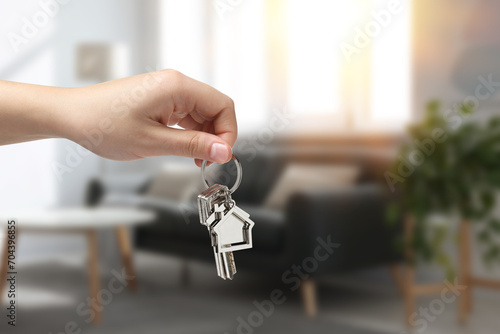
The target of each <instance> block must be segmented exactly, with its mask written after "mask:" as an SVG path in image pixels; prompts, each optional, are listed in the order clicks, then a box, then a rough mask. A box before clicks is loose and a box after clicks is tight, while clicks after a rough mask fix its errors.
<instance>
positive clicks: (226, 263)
mask: <svg viewBox="0 0 500 334" xmlns="http://www.w3.org/2000/svg"><path fill="white" fill-rule="evenodd" d="M216 254H217V255H218V257H219V261H220V264H221V266H220V269H221V272H220V274H219V273H218V274H219V277H221V278H222V279H230V280H232V279H233V277H234V275H235V274H236V265H235V263H234V257H233V253H232V252H224V253H216Z"/></svg>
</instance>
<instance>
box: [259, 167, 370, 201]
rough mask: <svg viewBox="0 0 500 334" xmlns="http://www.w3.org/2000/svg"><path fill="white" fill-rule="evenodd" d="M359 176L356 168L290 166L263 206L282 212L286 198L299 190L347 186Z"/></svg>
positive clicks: (358, 170) (358, 169)
mask: <svg viewBox="0 0 500 334" xmlns="http://www.w3.org/2000/svg"><path fill="white" fill-rule="evenodd" d="M359 174H360V168H359V167H358V166H351V165H306V164H290V165H288V166H287V167H286V169H285V171H284V172H283V174H282V175H281V177H280V179H279V180H278V182H277V183H276V185H275V186H274V188H273V189H272V190H271V192H270V193H269V195H268V196H267V198H266V200H265V201H264V206H265V207H267V208H271V209H275V210H282V209H284V207H285V205H286V201H287V200H288V198H289V197H290V196H291V195H293V194H295V193H297V192H299V191H301V190H313V189H318V190H319V189H332V188H337V187H345V186H349V185H352V184H354V182H355V181H356V179H357V178H358V176H359Z"/></svg>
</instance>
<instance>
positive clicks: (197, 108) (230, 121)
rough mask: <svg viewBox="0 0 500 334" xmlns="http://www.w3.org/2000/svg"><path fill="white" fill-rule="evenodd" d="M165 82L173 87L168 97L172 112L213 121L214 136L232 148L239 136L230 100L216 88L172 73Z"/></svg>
mask: <svg viewBox="0 0 500 334" xmlns="http://www.w3.org/2000/svg"><path fill="white" fill-rule="evenodd" d="M170 75H171V76H172V78H169V79H170V80H168V81H169V82H170V83H172V84H173V85H174V87H173V89H172V90H170V91H171V92H173V94H172V96H171V98H172V101H173V103H174V112H178V113H189V114H193V113H196V114H197V115H198V116H199V117H201V118H202V119H204V120H205V121H206V122H212V125H213V133H214V134H215V135H216V136H218V137H220V138H221V139H222V140H224V141H225V142H227V143H228V144H229V145H230V146H231V147H233V145H234V143H235V142H236V138H237V137H238V125H237V122H236V114H235V108H234V102H233V100H232V99H231V98H230V97H228V96H227V95H225V94H223V93H221V92H220V91H218V90H217V89H215V88H213V87H211V86H209V85H207V84H205V83H203V82H200V81H198V80H195V79H192V78H190V77H187V76H185V75H183V74H182V73H179V72H177V71H172V73H171V74H170Z"/></svg>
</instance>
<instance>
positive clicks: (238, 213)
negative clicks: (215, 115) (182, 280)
mask: <svg viewBox="0 0 500 334" xmlns="http://www.w3.org/2000/svg"><path fill="white" fill-rule="evenodd" d="M232 158H233V160H234V162H235V163H236V170H237V178H236V183H235V184H234V186H233V187H232V188H231V189H228V188H227V187H226V186H223V185H219V184H215V185H213V186H209V184H208V181H207V180H206V178H205V167H206V161H203V163H202V166H201V176H202V179H203V182H204V183H205V185H206V186H207V189H206V190H205V191H203V192H202V193H201V194H200V195H199V196H198V210H199V214H200V223H201V224H202V225H205V226H207V228H208V230H209V233H210V239H211V243H212V247H213V252H214V256H215V264H216V267H217V274H218V275H219V276H220V277H222V278H223V279H233V277H234V275H235V274H236V265H235V262H234V256H233V251H237V250H242V249H248V248H252V228H253V226H254V222H253V221H252V220H250V218H249V217H250V215H249V214H248V213H246V212H245V211H243V210H242V209H241V208H239V207H238V206H236V204H235V202H234V201H233V199H232V198H231V194H232V193H233V192H234V191H235V190H236V189H237V188H238V186H239V184H240V182H241V177H242V170H241V164H240V162H239V161H238V159H237V158H236V157H235V156H234V155H233V156H232Z"/></svg>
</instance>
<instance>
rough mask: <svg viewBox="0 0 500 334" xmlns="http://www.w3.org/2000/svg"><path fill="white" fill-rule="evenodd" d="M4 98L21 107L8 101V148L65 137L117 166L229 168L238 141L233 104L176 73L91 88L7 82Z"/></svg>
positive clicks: (0, 105)
mask: <svg viewBox="0 0 500 334" xmlns="http://www.w3.org/2000/svg"><path fill="white" fill-rule="evenodd" d="M1 91H3V92H4V93H5V94H14V95H13V96H11V97H12V98H13V99H17V100H18V101H19V102H21V104H20V105H19V103H17V104H16V103H15V100H14V101H9V97H7V96H5V95H4V96H3V97H0V122H2V123H3V124H0V130H2V131H4V132H5V131H7V132H9V128H10V130H11V133H9V134H8V135H7V136H6V137H5V138H2V134H0V144H2V143H3V144H6V143H12V142H21V141H27V140H34V139H41V138H50V137H63V138H68V139H70V140H72V141H74V142H76V143H78V144H80V145H82V146H84V147H85V148H87V149H89V150H90V151H92V152H94V153H96V154H98V155H100V156H102V157H105V158H109V159H113V160H135V159H141V158H146V157H152V156H165V155H177V156H184V157H191V158H194V159H195V160H196V163H197V165H200V164H201V161H202V160H208V161H212V162H217V163H224V162H227V161H229V159H230V158H231V154H232V153H231V147H232V146H233V145H234V142H235V141H236V137H237V124H236V116H235V111H234V103H233V101H232V100H231V99H230V98H229V97H227V96H226V95H224V94H222V93H221V92H219V91H217V90H216V89H214V88H212V87H210V86H208V85H206V84H204V83H201V82H199V81H196V80H194V79H191V78H189V77H187V76H185V75H183V74H181V73H179V72H177V71H174V70H163V71H158V72H153V73H147V74H143V75H137V76H133V77H128V78H124V79H119V80H113V81H109V82H105V83H102V84H98V85H93V86H88V87H83V88H54V87H44V86H35V85H25V84H17V83H9V82H1V84H0V92H1ZM16 92H17V94H18V95H17V96H16ZM9 102H10V103H9ZM30 102H31V103H33V105H31V104H30ZM2 109H7V112H6V114H5V115H2V114H1V113H2V111H1V110H2ZM12 109H19V110H17V111H16V110H12ZM30 115H31V116H30ZM3 121H6V122H7V123H4V122H3ZM9 122H10V123H11V124H12V125H13V126H14V127H13V128H12V127H9V124H8V123H9ZM174 125H178V126H179V127H182V129H179V128H172V126H174ZM2 139H3V140H2Z"/></svg>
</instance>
